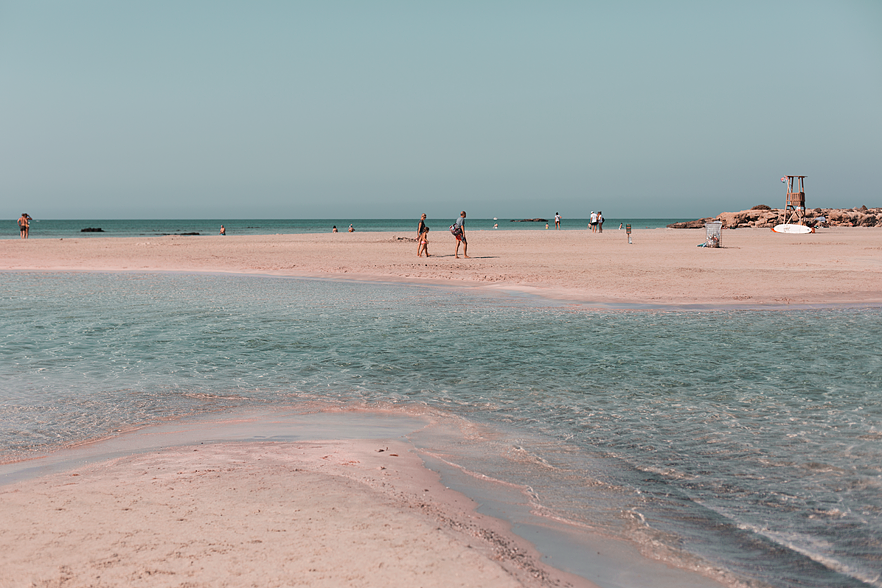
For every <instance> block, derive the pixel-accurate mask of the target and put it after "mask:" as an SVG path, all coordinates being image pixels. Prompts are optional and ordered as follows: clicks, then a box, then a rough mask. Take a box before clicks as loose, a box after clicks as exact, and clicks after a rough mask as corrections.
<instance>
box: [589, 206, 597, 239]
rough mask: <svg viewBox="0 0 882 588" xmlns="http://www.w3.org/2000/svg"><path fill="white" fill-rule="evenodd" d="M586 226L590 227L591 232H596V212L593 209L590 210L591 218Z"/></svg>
mask: <svg viewBox="0 0 882 588" xmlns="http://www.w3.org/2000/svg"><path fill="white" fill-rule="evenodd" d="M588 228H589V229H591V232H592V233H596V232H597V213H596V212H594V211H593V210H592V211H591V220H590V221H589V222H588Z"/></svg>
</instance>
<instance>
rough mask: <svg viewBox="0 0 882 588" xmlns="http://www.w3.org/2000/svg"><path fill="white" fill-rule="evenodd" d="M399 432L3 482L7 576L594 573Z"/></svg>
mask: <svg viewBox="0 0 882 588" xmlns="http://www.w3.org/2000/svg"><path fill="white" fill-rule="evenodd" d="M410 449H411V448H410V447H408V446H407V444H404V443H401V442H400V441H396V440H372V441H369V442H368V441H361V442H359V441H323V442H300V443H293V444H282V443H244V444H243V443H239V444H237V443H220V444H213V445H202V444H199V445H196V446H183V447H175V448H172V449H168V450H165V451H154V452H149V453H140V454H135V455H132V456H130V457H125V458H117V459H113V460H109V461H104V462H100V463H96V464H92V465H89V466H86V467H80V468H75V469H73V470H66V471H64V472H61V473H56V474H53V475H47V476H42V477H40V478H37V479H36V480H31V481H27V482H19V483H17V484H13V485H8V486H3V487H0V505H2V506H0V513H2V517H0V549H2V553H3V555H2V556H0V561H2V562H3V565H2V566H0V585H2V586H22V585H35V586H57V585H64V586H121V585H127V586H328V587H332V586H377V587H380V586H438V587H441V586H475V587H478V586H492V587H500V588H502V587H515V586H552V585H570V586H592V584H590V583H589V582H585V581H584V580H581V579H578V578H576V577H571V576H568V575H566V574H561V573H560V572H557V571H556V570H553V569H552V568H549V567H548V566H545V565H543V564H542V563H541V562H540V558H539V556H538V554H537V553H536V552H535V551H534V550H531V549H530V547H529V545H528V544H526V543H525V542H524V541H522V540H521V541H518V540H517V538H516V536H512V535H511V534H510V533H509V532H508V530H507V529H506V528H505V526H504V525H501V524H500V523H499V521H497V520H495V519H492V518H490V517H485V516H482V515H479V514H478V513H476V512H475V510H474V508H475V505H474V503H472V502H471V501H470V500H468V499H467V498H465V497H464V496H463V495H461V494H459V493H458V492H454V491H452V490H449V489H447V488H445V487H444V486H442V485H441V484H439V482H438V477H437V475H436V474H434V473H433V472H430V471H429V470H427V469H425V468H424V467H423V466H422V462H421V460H420V459H419V458H418V457H417V456H416V455H414V454H413V453H412V452H411V450H410Z"/></svg>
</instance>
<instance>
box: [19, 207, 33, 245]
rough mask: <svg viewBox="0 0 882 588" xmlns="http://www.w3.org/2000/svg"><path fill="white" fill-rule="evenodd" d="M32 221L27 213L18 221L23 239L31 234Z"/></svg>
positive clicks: (22, 214)
mask: <svg viewBox="0 0 882 588" xmlns="http://www.w3.org/2000/svg"><path fill="white" fill-rule="evenodd" d="M30 219H31V217H29V216H28V213H26V212H23V213H21V216H20V217H19V219H18V231H19V233H21V238H22V239H27V238H28V233H29V232H30V228H31V224H30V223H29V222H28V221H30Z"/></svg>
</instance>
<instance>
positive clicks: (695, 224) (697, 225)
mask: <svg viewBox="0 0 882 588" xmlns="http://www.w3.org/2000/svg"><path fill="white" fill-rule="evenodd" d="M712 220H714V219H713V218H711V217H708V218H700V219H698V220H694V221H686V222H685V223H671V224H669V225H668V228H669V229H703V228H704V223H708V222H710V221H712Z"/></svg>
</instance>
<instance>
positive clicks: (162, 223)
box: [0, 213, 692, 239]
mask: <svg viewBox="0 0 882 588" xmlns="http://www.w3.org/2000/svg"><path fill="white" fill-rule="evenodd" d="M454 214H457V213H454ZM16 220H17V219H12V220H10V221H8V222H7V223H4V224H0V239H18V238H19V231H18V225H17V224H16ZM454 220H456V217H455V216H454V217H451V218H449V219H448V218H443V219H434V218H430V219H428V221H427V224H428V225H429V227H431V228H432V229H433V230H440V229H444V228H446V227H448V226H450V225H451V224H453V221H454ZM549 220H550V221H551V228H552V229H553V228H554V215H552V217H551V219H549ZM682 220H684V219H664V218H662V219H657V218H654V219H607V221H606V222H605V223H604V228H606V229H615V228H618V226H619V223H624V224H631V225H632V227H633V228H634V229H649V228H651V229H658V228H662V227H666V226H667V225H669V224H671V223H675V222H680V221H682ZM689 220H692V219H689ZM350 224H351V225H353V228H354V229H355V230H356V231H368V232H376V231H382V232H401V233H408V234H409V233H414V232H416V228H417V225H418V224H419V218H413V219H352V218H340V219H250V220H249V219H245V220H243V219H201V220H192V219H188V220H168V219H165V220H143V219H139V220H106V219H105V220H95V219H93V220H41V219H36V220H35V221H33V222H32V223H31V231H30V238H31V239H72V238H75V237H139V236H148V237H150V236H154V237H156V236H162V235H181V234H192V233H198V234H199V235H217V234H218V231H219V230H220V226H221V225H224V227H225V228H226V230H227V235H275V234H292V233H329V232H330V231H331V227H333V226H334V225H336V226H337V229H338V230H340V231H346V230H348V228H349V225H350ZM494 224H498V225H499V228H500V229H508V230H543V231H544V230H545V223H533V222H527V223H523V222H511V220H510V219H498V220H493V219H480V218H474V219H473V218H469V219H468V221H467V223H466V226H467V227H468V229H470V230H480V229H493V225H494ZM587 226H588V220H587V219H568V218H564V219H563V221H562V222H561V227H562V228H563V229H565V230H585V229H586V228H587ZM86 228H98V229H101V230H102V232H100V233H83V232H82V229H86Z"/></svg>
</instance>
